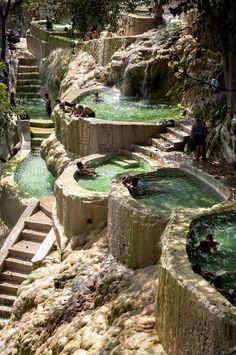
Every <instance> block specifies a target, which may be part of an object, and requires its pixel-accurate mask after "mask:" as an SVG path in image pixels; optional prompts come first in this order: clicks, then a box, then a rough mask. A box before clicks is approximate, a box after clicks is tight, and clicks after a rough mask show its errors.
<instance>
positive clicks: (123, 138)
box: [54, 108, 165, 156]
mask: <svg viewBox="0 0 236 355" xmlns="http://www.w3.org/2000/svg"><path fill="white" fill-rule="evenodd" d="M54 118H55V126H56V128H55V130H56V137H57V139H58V140H59V141H60V142H61V143H62V144H63V145H64V147H65V150H66V151H67V152H71V153H75V154H77V155H78V156H86V155H90V154H96V153H112V152H116V151H118V150H120V149H125V150H131V148H132V145H133V144H141V145H142V144H146V143H147V141H148V138H149V137H156V136H157V134H158V133H161V132H164V129H165V126H164V125H161V124H155V123H144V124H142V123H135V122H132V123H128V122H122V123H121V122H115V121H103V120H98V119H93V118H79V119H78V118H76V117H69V115H68V114H64V113H63V112H62V111H60V110H59V109H57V108H56V109H55V110H54Z"/></svg>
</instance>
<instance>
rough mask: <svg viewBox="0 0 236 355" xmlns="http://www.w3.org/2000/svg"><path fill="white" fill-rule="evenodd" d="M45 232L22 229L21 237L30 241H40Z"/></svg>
mask: <svg viewBox="0 0 236 355" xmlns="http://www.w3.org/2000/svg"><path fill="white" fill-rule="evenodd" d="M46 236H47V233H44V232H40V231H37V230H32V229H24V230H23V231H22V232H21V238H22V239H24V240H31V241H32V242H37V243H42V242H43V241H44V239H45V238H46Z"/></svg>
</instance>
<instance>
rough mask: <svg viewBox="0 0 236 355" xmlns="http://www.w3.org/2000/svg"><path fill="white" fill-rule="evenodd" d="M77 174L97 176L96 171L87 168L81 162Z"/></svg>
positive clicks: (78, 164)
mask: <svg viewBox="0 0 236 355" xmlns="http://www.w3.org/2000/svg"><path fill="white" fill-rule="evenodd" d="M76 166H77V172H78V173H79V174H81V175H97V173H96V171H95V169H91V168H86V167H85V166H84V164H83V163H82V162H81V161H78V162H77V163H76Z"/></svg>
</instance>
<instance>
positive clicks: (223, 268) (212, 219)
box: [187, 213, 236, 305]
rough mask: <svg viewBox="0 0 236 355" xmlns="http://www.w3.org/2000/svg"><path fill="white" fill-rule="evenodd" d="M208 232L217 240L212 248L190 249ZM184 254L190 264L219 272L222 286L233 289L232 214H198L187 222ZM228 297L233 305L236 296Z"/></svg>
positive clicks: (235, 244) (235, 235) (235, 226)
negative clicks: (187, 230) (195, 251)
mask: <svg viewBox="0 0 236 355" xmlns="http://www.w3.org/2000/svg"><path fill="white" fill-rule="evenodd" d="M208 233H211V234H212V235H213V237H214V239H215V240H217V241H218V242H219V244H220V245H219V248H217V250H216V251H211V252H208V253H201V252H200V253H194V252H193V251H194V248H195V247H196V246H197V245H198V244H199V242H200V241H201V240H204V239H205V238H206V235H207V234H208ZM187 242H188V247H187V251H188V255H189V258H190V261H191V263H192V264H200V265H201V267H202V270H204V271H210V272H212V273H214V274H216V275H218V276H221V279H222V287H223V288H224V289H233V290H234V291H235V292H236V257H235V252H236V215H235V213H225V214H219V215H211V216H207V217H202V218H199V219H197V220H195V221H193V222H192V223H191V225H190V231H189V233H188V235H187ZM230 301H231V302H232V303H233V304H234V305H236V296H235V297H231V299H230Z"/></svg>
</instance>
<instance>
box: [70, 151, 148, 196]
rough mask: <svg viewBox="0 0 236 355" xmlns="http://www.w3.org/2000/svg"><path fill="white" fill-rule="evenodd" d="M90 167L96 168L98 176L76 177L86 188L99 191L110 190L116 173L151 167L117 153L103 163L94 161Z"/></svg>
mask: <svg viewBox="0 0 236 355" xmlns="http://www.w3.org/2000/svg"><path fill="white" fill-rule="evenodd" d="M86 166H89V167H93V168H95V169H96V173H97V174H98V175H97V176H81V175H76V176H75V178H76V180H77V181H78V182H79V184H80V186H82V187H83V188H84V189H87V190H90V191H97V192H108V191H109V187H110V182H111V179H112V178H113V177H114V176H115V175H116V174H121V173H124V172H127V173H129V172H130V171H138V172H145V171H149V170H150V169H149V168H148V166H147V165H146V164H144V163H142V162H138V161H137V160H135V159H133V158H131V157H130V156H126V155H116V156H112V157H110V158H108V159H107V160H106V161H105V162H103V163H96V161H95V162H92V163H90V164H89V165H86Z"/></svg>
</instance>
